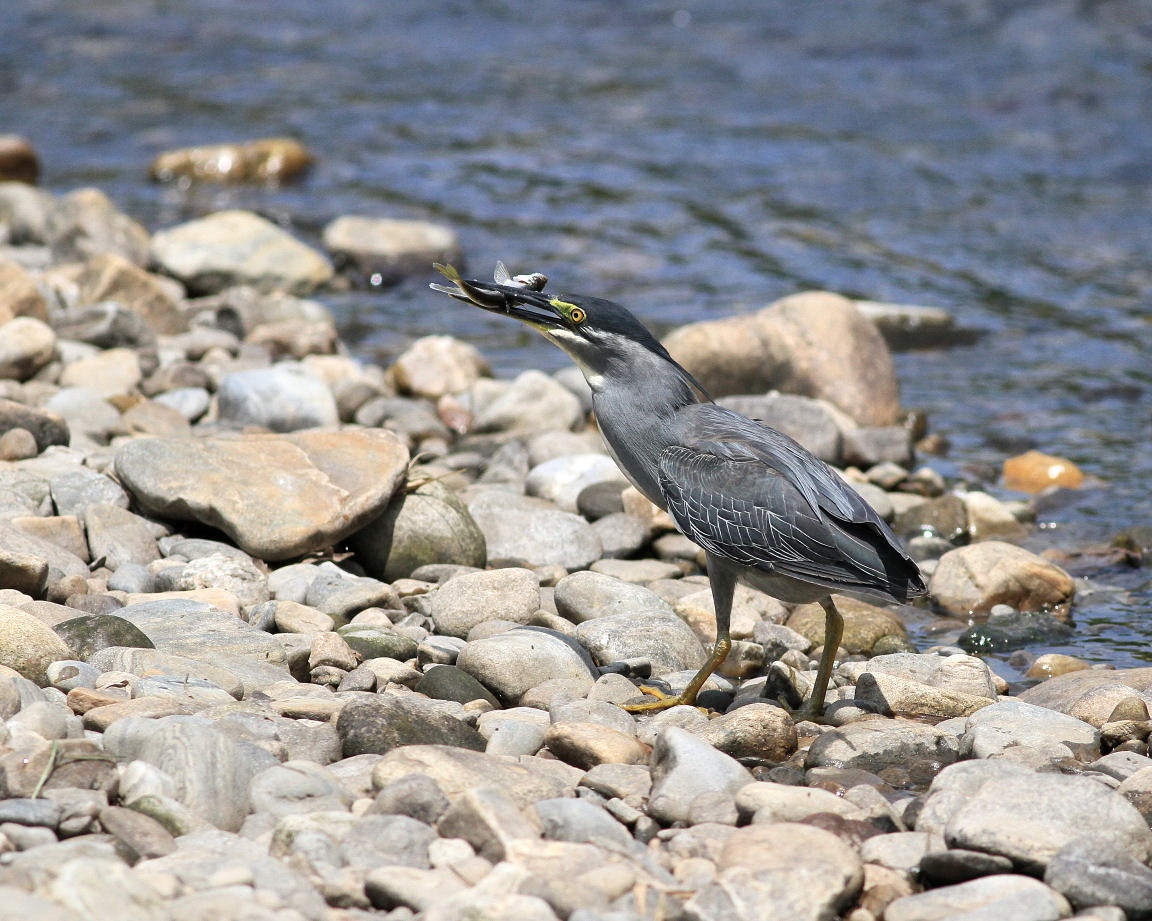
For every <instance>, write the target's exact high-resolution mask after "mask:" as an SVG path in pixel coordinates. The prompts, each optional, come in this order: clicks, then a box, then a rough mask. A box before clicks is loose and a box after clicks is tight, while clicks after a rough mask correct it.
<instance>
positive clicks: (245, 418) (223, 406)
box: [216, 365, 340, 432]
mask: <svg viewBox="0 0 1152 921" xmlns="http://www.w3.org/2000/svg"><path fill="white" fill-rule="evenodd" d="M216 397H217V401H218V406H219V415H220V420H221V421H222V422H228V423H231V424H233V425H236V426H245V425H258V426H261V427H262V428H266V429H269V430H270V431H273V432H295V431H297V430H299V429H309V428H321V427H325V426H335V425H336V424H337V423H338V422H339V421H340V418H339V414H338V412H337V411H336V399H335V397H333V396H332V391H331V390H329V389H328V386H327V385H326V384H325V383H324V382H323V381H322V380H320V378H318V377H316V376H314V375H312V374H310V373H308V372H307V371H305V370H303V369H302V368H299V367H296V366H293V365H279V366H277V367H274V368H256V369H253V370H251V371H234V372H233V373H231V374H227V375H225V376H224V379H223V380H221V381H220V387H219V390H218V392H217V395H216Z"/></svg>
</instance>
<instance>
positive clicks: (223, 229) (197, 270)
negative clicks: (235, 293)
mask: <svg viewBox="0 0 1152 921" xmlns="http://www.w3.org/2000/svg"><path fill="white" fill-rule="evenodd" d="M152 259H153V261H154V262H155V263H156V264H157V265H158V266H159V267H160V269H161V270H162V271H164V272H166V273H167V274H169V275H172V276H174V277H176V278H178V279H180V281H182V282H183V283H184V284H185V286H186V287H187V288H188V290H189V291H190V292H191V293H192V294H213V293H215V292H217V291H221V290H223V289H224V288H229V287H233V286H236V285H251V286H253V287H255V288H258V289H260V290H261V291H277V290H278V291H287V292H289V293H291V294H297V295H304V294H308V293H310V292H312V291H313V290H315V289H316V288H317V287H319V286H320V285H322V284H324V283H325V282H326V281H328V280H329V279H330V278H331V277H332V266H331V265H329V263H328V261H327V260H326V259H325V258H324V257H323V256H321V255H320V254H319V253H317V252H315V251H314V250H312V249H310V248H309V247H307V246H305V245H304V244H302V243H300V242H298V241H297V240H295V239H293V238H292V237H291V236H290V235H289V234H288V233H286V232H285V231H283V230H281V229H280V228H279V227H277V226H276V225H275V224H273V223H272V222H271V221H267V220H264V219H263V218H261V217H258V216H257V215H255V214H252V213H250V212H247V211H220V212H217V213H215V214H210V215H208V216H207V217H204V218H199V219H197V220H193V221H189V222H187V223H185V224H180V225H178V226H176V227H172V228H170V229H168V230H163V231H160V232H159V233H157V234H155V235H154V236H153V237H152Z"/></svg>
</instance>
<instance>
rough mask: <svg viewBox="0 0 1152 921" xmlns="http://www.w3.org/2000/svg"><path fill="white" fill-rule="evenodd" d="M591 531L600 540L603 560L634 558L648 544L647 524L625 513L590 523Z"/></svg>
mask: <svg viewBox="0 0 1152 921" xmlns="http://www.w3.org/2000/svg"><path fill="white" fill-rule="evenodd" d="M592 530H593V531H594V532H595V533H596V536H597V537H599V538H600V546H601V547H602V548H603V550H602V551H601V552H602V553H603V554H604V557H603V558H604V559H624V558H627V557H631V556H635V555H636V554H637V553H639V552H640V551H641V550H642V549H643V548H644V546H645V545H646V544H647V543H648V539H649V536H650V533H649V527H648V523H647V522H646V521H644V519H642V518H639V517H637V516H636V515H631V514H629V513H627V512H620V513H618V514H615V515H605V516H604V517H603V518H600V519H598V520H596V521H594V522H592ZM597 562H600V561H599V560H598V561H597Z"/></svg>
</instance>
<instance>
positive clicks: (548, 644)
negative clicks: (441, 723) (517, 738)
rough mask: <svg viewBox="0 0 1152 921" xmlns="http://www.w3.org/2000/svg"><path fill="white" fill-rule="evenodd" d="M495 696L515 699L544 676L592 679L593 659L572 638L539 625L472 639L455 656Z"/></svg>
mask: <svg viewBox="0 0 1152 921" xmlns="http://www.w3.org/2000/svg"><path fill="white" fill-rule="evenodd" d="M456 664H457V666H458V667H459V668H461V669H463V670H464V671H465V672H467V673H468V674H470V675H472V677H474V678H476V679H477V680H478V681H479V682H480V683H481V684H483V685H484V686H485V687H487V688H489V689H490V690H492V691H493V692H494V693H495V694H496V696H497V697H499V698H500V699H501V700H503V701H506V702H508V703H516V702H517V701H519V699H520V698H521V697H522V696H523V695H524V693H525V692H527V691H529V690H530V689H532V688H534V687H536V685H538V684H540V683H541V682H542V681H544V680H545V679H547V678H571V679H577V680H580V681H584V680H587V682H588V687H591V686H592V682H593V681H594V673H593V663H592V661H591V659H590V658H589V656H588V654H587V653H586V652H585V651H584V650H583V649H582V648H581V647H580V645H579V644H578V643H576V642H574V641H573V640H571V639H569V638H568V637H565V636H563V635H561V634H558V633H556V632H554V631H552V630H546V629H543V628H540V627H520V628H517V629H514V630H509V631H508V632H507V633H501V634H500V635H498V636H492V637H487V638H485V639H480V640H473V641H472V642H470V643H468V645H467V646H465V647H464V649H463V651H462V652H461V653H460V656H459V658H458V659H457V660H456Z"/></svg>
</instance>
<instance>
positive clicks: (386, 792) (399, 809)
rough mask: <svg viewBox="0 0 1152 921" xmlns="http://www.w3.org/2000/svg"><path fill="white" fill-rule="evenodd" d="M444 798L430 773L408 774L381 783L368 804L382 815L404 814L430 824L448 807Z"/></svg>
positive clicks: (446, 799)
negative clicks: (381, 785) (373, 798)
mask: <svg viewBox="0 0 1152 921" xmlns="http://www.w3.org/2000/svg"><path fill="white" fill-rule="evenodd" d="M448 805H449V804H448V798H447V797H446V796H445V795H444V794H443V793H442V792H440V787H439V786H437V784H436V781H434V780H433V779H432V778H431V777H427V776H425V775H423V774H408V775H407V776H404V777H401V778H400V779H399V780H394V781H392V782H391V783H389V784H387V785H385V786H384V787H383V788H382V789H381V790H380V792H379V793H377V794H376V799H375V801H374V803H373V805H372V811H373V812H378V813H380V814H382V815H406V816H409V817H410V818H413V819H416V820H417V821H418V822H424V823H426V824H428V825H433V824H435V823H436V822H437V820H439V818H440V816H442V815H443V814H444V813H445V812H446V811H447V810H448Z"/></svg>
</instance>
